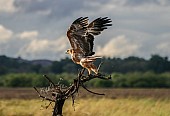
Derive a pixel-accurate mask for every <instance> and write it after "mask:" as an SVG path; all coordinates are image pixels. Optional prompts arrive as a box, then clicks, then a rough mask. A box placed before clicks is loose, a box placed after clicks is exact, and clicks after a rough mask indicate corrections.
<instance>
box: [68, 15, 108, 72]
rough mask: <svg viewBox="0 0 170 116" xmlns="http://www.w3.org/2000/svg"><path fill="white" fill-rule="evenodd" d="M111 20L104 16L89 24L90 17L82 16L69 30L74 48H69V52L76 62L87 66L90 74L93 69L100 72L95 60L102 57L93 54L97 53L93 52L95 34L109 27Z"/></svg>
mask: <svg viewBox="0 0 170 116" xmlns="http://www.w3.org/2000/svg"><path fill="white" fill-rule="evenodd" d="M110 22H111V20H110V19H108V18H107V17H104V18H97V19H96V20H94V21H92V22H91V23H90V24H88V17H84V18H83V17H80V18H78V19H77V20H75V21H74V22H73V23H72V25H71V26H70V28H69V30H68V31H67V37H68V39H69V41H70V44H71V47H72V49H68V50H67V53H68V54H70V55H71V59H72V61H73V62H74V63H76V64H80V65H81V66H82V67H84V68H86V69H87V70H88V72H89V74H91V71H93V72H94V73H96V74H98V70H97V67H96V66H95V65H94V64H93V62H94V61H95V60H96V59H97V58H101V57H98V56H92V55H94V54H95V52H93V45H94V43H93V41H94V36H95V35H98V34H100V33H101V31H103V30H104V29H107V26H111V24H109V23H110Z"/></svg>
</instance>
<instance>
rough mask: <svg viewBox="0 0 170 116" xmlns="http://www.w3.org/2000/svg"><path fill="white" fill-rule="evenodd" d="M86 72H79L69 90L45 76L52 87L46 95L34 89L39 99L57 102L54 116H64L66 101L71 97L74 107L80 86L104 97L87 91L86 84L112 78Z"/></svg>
mask: <svg viewBox="0 0 170 116" xmlns="http://www.w3.org/2000/svg"><path fill="white" fill-rule="evenodd" d="M84 71H85V69H82V70H81V71H79V73H78V75H77V78H76V79H74V82H73V83H72V84H71V85H70V86H69V87H67V88H62V87H61V85H58V84H55V83H54V82H52V80H51V79H50V78H49V77H48V76H47V75H44V77H45V78H46V79H47V80H48V81H49V83H50V86H49V87H47V88H48V89H47V90H46V91H45V95H41V93H40V92H39V91H38V90H37V88H36V87H34V89H35V90H36V92H37V93H38V95H39V97H41V98H43V99H45V100H48V101H50V102H55V106H54V110H53V114H52V116H62V109H63V106H64V103H65V100H66V99H68V98H69V97H71V98H72V100H73V105H74V99H75V98H74V94H75V93H77V92H78V91H79V87H80V86H82V87H83V88H84V89H85V90H86V91H88V92H90V93H92V94H96V95H104V94H101V93H96V92H93V91H90V90H89V89H87V87H85V85H84V83H85V82H88V81H90V80H92V79H95V78H98V79H104V80H109V79H111V76H109V77H105V75H102V74H98V75H84ZM46 95H47V96H46Z"/></svg>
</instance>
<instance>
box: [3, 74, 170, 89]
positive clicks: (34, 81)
mask: <svg viewBox="0 0 170 116" xmlns="http://www.w3.org/2000/svg"><path fill="white" fill-rule="evenodd" d="M48 76H49V77H50V78H51V80H53V82H55V83H56V84H57V83H60V84H63V85H64V86H69V85H70V84H71V83H72V82H73V79H74V78H76V74H69V73H61V74H48ZM34 86H36V87H47V86H49V82H48V81H47V80H46V78H44V77H43V76H42V74H36V73H17V74H16V73H11V74H6V75H1V76H0V87H34ZM86 86H88V87H95V88H99V87H100V88H104V87H105V88H106V87H113V88H170V73H161V74H156V73H154V72H145V73H142V72H132V73H126V74H120V73H113V74H112V79H111V80H100V79H94V80H91V81H89V82H87V83H86Z"/></svg>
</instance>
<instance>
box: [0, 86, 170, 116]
mask: <svg viewBox="0 0 170 116" xmlns="http://www.w3.org/2000/svg"><path fill="white" fill-rule="evenodd" d="M92 90H93V91H95V92H100V93H105V94H106V95H105V96H104V97H99V96H96V95H91V94H89V93H87V92H85V91H83V90H80V92H79V95H78V96H77V97H76V100H75V105H74V106H75V111H74V107H73V106H72V101H71V100H70V99H68V100H66V103H65V105H64V108H63V115H64V116H170V110H169V108H170V89H92ZM48 104H49V102H48V101H42V99H40V98H38V95H37V93H36V92H35V91H34V90H33V89H32V88H0V116H51V115H52V110H53V109H52V108H53V106H54V104H52V106H49V108H48V109H46V108H45V106H47V105H48Z"/></svg>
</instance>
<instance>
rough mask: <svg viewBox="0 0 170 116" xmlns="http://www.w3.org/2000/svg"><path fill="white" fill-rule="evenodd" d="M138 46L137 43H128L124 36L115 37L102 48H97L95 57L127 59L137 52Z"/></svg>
mask: <svg viewBox="0 0 170 116" xmlns="http://www.w3.org/2000/svg"><path fill="white" fill-rule="evenodd" d="M139 47H140V46H139V45H137V43H134V42H131V41H128V39H127V38H125V36H123V35H122V36H117V37H116V38H112V39H111V40H110V41H109V42H108V43H106V44H105V45H104V46H103V47H101V46H98V47H97V51H96V55H101V56H107V57H113V56H114V57H115V56H116V57H127V56H129V55H133V54H134V53H135V52H137V50H138V48H139Z"/></svg>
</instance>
